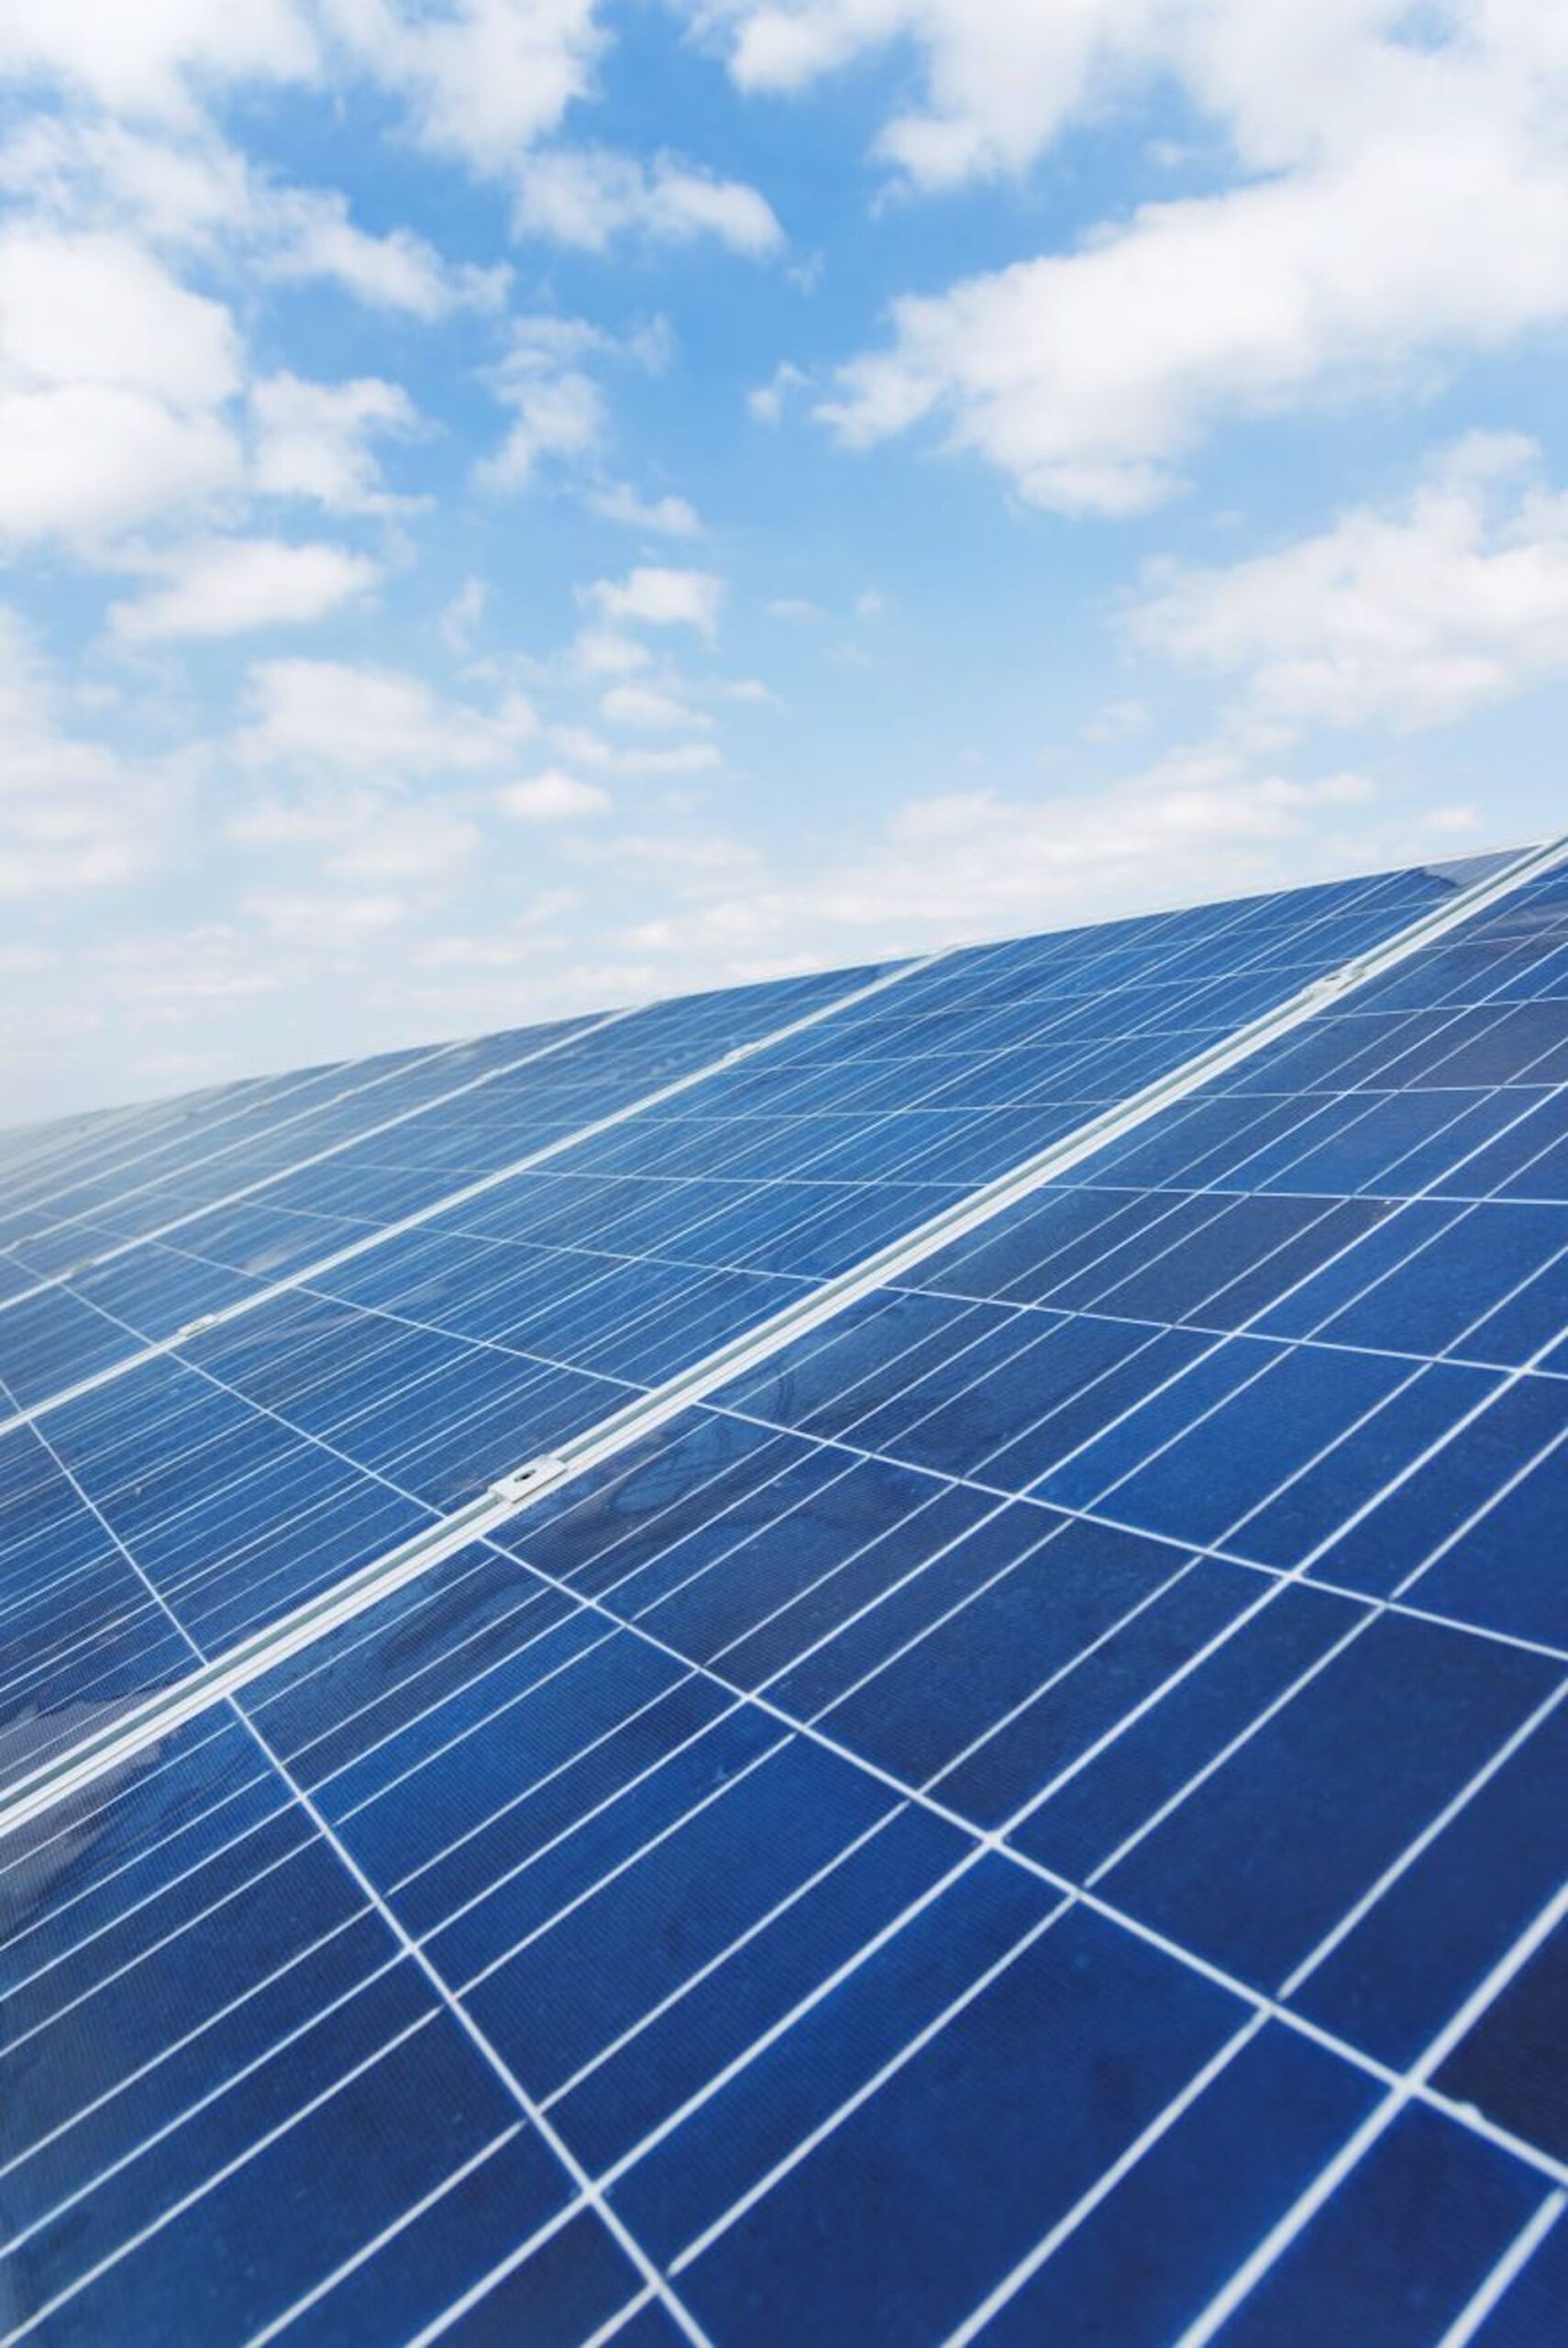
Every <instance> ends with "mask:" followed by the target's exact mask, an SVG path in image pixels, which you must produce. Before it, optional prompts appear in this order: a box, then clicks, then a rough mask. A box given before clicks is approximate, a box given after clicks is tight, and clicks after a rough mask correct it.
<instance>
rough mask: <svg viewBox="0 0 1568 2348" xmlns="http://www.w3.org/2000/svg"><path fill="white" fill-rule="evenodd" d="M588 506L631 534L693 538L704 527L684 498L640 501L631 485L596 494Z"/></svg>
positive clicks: (621, 484) (619, 484)
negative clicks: (648, 532) (633, 531)
mask: <svg viewBox="0 0 1568 2348" xmlns="http://www.w3.org/2000/svg"><path fill="white" fill-rule="evenodd" d="M588 504H589V505H590V507H591V509H592V511H593V512H594V513H595V514H598V515H601V516H602V519H603V520H605V521H606V522H624V524H625V526H626V527H627V528H628V529H629V530H650V531H652V532H654V533H655V535H656V536H657V537H667V538H691V537H696V535H697V532H698V531H699V529H700V528H701V523H700V522H699V520H698V517H697V509H696V507H695V506H694V505H692V504H689V503H688V501H687V500H686V499H685V498H684V497H653V498H648V497H639V496H638V494H637V493H636V491H635V489H633V488H632V487H631V485H630V483H629V482H613V483H611V484H610V485H609V486H608V487H607V488H604V489H597V490H594V491H592V492H591V494H590V496H589V499H588Z"/></svg>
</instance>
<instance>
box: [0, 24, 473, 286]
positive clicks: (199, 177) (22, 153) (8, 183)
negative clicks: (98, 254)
mask: <svg viewBox="0 0 1568 2348" xmlns="http://www.w3.org/2000/svg"><path fill="white" fill-rule="evenodd" d="M0 70H3V68H0ZM0 188H4V190H5V191H6V194H9V195H11V196H13V197H15V198H16V199H17V200H18V201H19V202H24V203H26V204H28V205H29V206H30V207H31V209H32V211H33V212H34V214H35V215H36V216H38V217H39V219H40V220H44V221H47V222H48V223H50V225H51V226H53V227H61V228H75V229H79V230H82V229H94V230H98V231H100V232H104V231H108V232H113V233H116V234H122V235H123V234H132V235H134V236H135V237H136V238H138V239H139V240H140V241H142V242H144V243H145V244H147V245H149V246H150V247H152V248H153V249H155V250H157V251H159V252H160V253H162V254H164V255H165V256H166V257H174V258H178V257H181V256H187V257H193V258H199V259H203V260H218V261H224V260H229V261H234V260H241V261H243V262H244V263H246V264H247V265H248V266H249V267H251V268H253V269H255V270H256V271H257V272H258V273H259V275H260V276H261V277H262V278H264V279H269V278H276V279H279V280H283V281H292V280H312V279H315V280H320V281H322V282H328V283H333V284H337V286H339V287H340V288H341V289H342V290H343V291H344V292H346V293H348V294H352V295H353V296H354V297H355V298H356V300H358V301H360V302H363V303H365V304H367V305H370V307H371V308H374V309H381V310H390V311H401V312H403V313H405V314H406V315H408V316H413V317H415V318H420V319H425V320H434V319H436V318H440V317H445V316H447V315H448V314H449V313H450V312H452V311H453V310H456V309H458V308H464V307H469V308H476V309H484V308H493V307H495V306H497V305H499V304H500V303H501V302H502V301H503V300H504V298H505V294H506V288H507V285H508V282H509V281H510V271H509V270H508V269H507V268H506V267H505V266H504V265H491V266H490V267H485V268H481V267H477V266H475V265H473V264H463V265H460V266H453V265H452V264H450V263H448V262H447V261H446V260H443V258H442V256H441V255H440V254H439V253H438V252H437V251H436V249H435V247H434V246H433V245H431V244H430V243H429V242H428V240H427V239H426V238H424V237H421V236H418V235H416V234H415V233H414V231H413V230H412V229H409V228H406V227H394V228H391V229H387V230H385V231H383V232H381V233H379V234H377V233H372V232H371V231H370V230H368V229H366V228H364V227H360V226H359V224H358V223H357V222H356V221H355V220H354V218H353V217H352V216H351V214H350V211H349V207H348V199H347V197H346V196H344V195H343V194H341V193H340V191H338V190H337V189H335V188H317V187H299V186H293V185H291V184H289V183H285V182H283V181H281V180H280V179H279V178H278V177H277V176H276V174H274V173H271V172H267V171H264V170H262V169H259V167H258V166H257V165H255V164H254V163H252V162H251V161H249V160H248V158H247V157H246V156H245V155H244V154H242V153H241V152H240V150H238V149H237V148H236V147H234V146H232V145H231V144H229V143H228V142H227V141H226V139H224V138H222V137H221V136H220V135H219V133H218V132H217V130H216V129H215V127H213V126H212V125H211V124H210V123H208V122H205V121H204V120H203V119H201V118H200V117H199V116H194V117H193V118H192V119H191V120H189V121H186V122H182V123H180V124H178V125H168V124H160V125H157V126H154V127H146V126H144V125H140V124H135V123H128V122H126V121H123V120H116V119H114V118H113V117H106V116H88V115H86V114H83V113H70V112H67V113H61V114H48V115H46V114H39V115H37V116H33V117H32V118H30V119H28V120H25V121H24V122H23V123H22V124H21V125H20V126H19V127H17V129H16V130H15V131H14V132H13V133H12V135H11V136H10V138H8V139H7V140H6V143H5V144H4V145H3V146H0Z"/></svg>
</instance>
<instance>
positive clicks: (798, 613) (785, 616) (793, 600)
mask: <svg viewBox="0 0 1568 2348" xmlns="http://www.w3.org/2000/svg"><path fill="white" fill-rule="evenodd" d="M767 615H768V617H769V619H775V620H783V621H784V622H785V624H786V626H790V627H816V626H820V625H821V623H822V622H823V620H824V619H826V617H827V614H826V613H825V612H824V611H823V607H822V605H821V604H813V603H812V601H811V599H810V597H809V596H806V595H775V596H774V597H773V599H772V601H771V602H770V603H769V604H768V606H767Z"/></svg>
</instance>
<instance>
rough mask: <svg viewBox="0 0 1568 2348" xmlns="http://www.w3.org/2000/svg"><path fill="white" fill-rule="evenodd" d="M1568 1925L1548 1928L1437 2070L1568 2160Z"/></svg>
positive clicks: (1511, 2126) (1444, 2080)
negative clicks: (1567, 2052)
mask: <svg viewBox="0 0 1568 2348" xmlns="http://www.w3.org/2000/svg"><path fill="white" fill-rule="evenodd" d="M1565 2041H1568V1924H1563V1923H1559V1924H1558V1925H1557V1926H1556V1928H1555V1930H1553V1931H1552V1932H1551V1933H1547V1935H1546V1937H1545V1938H1544V1939H1543V1940H1541V1941H1540V1944H1539V1946H1537V1947H1535V1948H1534V1950H1533V1951H1532V1953H1531V1955H1529V1957H1528V1959H1527V1960H1526V1962H1525V1964H1524V1965H1523V1966H1522V1967H1521V1968H1520V1970H1519V1971H1518V1973H1517V1974H1515V1976H1514V1977H1513V1978H1512V1979H1511V1980H1510V1981H1509V1982H1508V1983H1507V1986H1506V1988H1503V1989H1502V1990H1501V1992H1500V1993H1499V1994H1498V1996H1497V1997H1496V1999H1495V2000H1494V2002H1493V2003H1492V2005H1491V2006H1490V2007H1488V2009H1487V2010H1486V2011H1485V2013H1484V2014H1483V2015H1482V2016H1481V2018H1480V2020H1479V2021H1477V2022H1476V2023H1475V2024H1474V2028H1473V2029H1471V2030H1470V2031H1468V2032H1466V2034H1465V2035H1464V2037H1463V2038H1462V2039H1461V2040H1460V2042H1459V2043H1458V2045H1457V2046H1456V2047H1455V2048H1454V2050H1453V2052H1452V2054H1450V2055H1449V2057H1448V2059H1447V2061H1446V2062H1445V2063H1444V2064H1443V2066H1442V2067H1441V2070H1440V2071H1439V2072H1438V2075H1437V2084H1438V2086H1439V2087H1440V2088H1441V2089H1442V2090H1443V2092H1444V2093H1445V2094H1446V2095H1452V2097H1453V2098H1454V2099H1455V2101H1456V2102H1459V2103H1473V2104H1474V2106H1475V2107H1476V2109H1477V2110H1480V2111H1484V2112H1485V2114H1486V2117H1487V2119H1488V2120H1495V2121H1497V2122H1498V2123H1499V2124H1500V2125H1501V2126H1502V2127H1504V2128H1507V2129H1508V2130H1510V2131H1511V2132H1512V2133H1513V2134H1514V2135H1516V2136H1522V2137H1523V2138H1524V2140H1525V2142H1526V2143H1529V2144H1535V2145H1537V2146H1538V2147H1539V2148H1540V2151H1542V2152H1543V2153H1548V2154H1551V2157H1552V2158H1553V2159H1554V2160H1557V2161H1562V2160H1565V2159H1568V2065H1565V2064H1564V2062H1563V2059H1562V2049H1563V2045H1564V2043H1565Z"/></svg>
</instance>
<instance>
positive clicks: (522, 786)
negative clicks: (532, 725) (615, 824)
mask: <svg viewBox="0 0 1568 2348" xmlns="http://www.w3.org/2000/svg"><path fill="white" fill-rule="evenodd" d="M495 805H496V808H497V810H498V811H499V813H500V814H502V815H509V816H511V817H512V819H513V821H514V822H516V823H521V824H575V823H581V822H583V821H584V820H587V819H590V818H591V817H593V816H596V815H606V814H609V812H610V809H611V806H612V805H613V802H612V800H611V797H610V793H609V792H607V791H602V790H601V789H600V787H599V785H598V784H597V783H596V782H583V781H580V780H579V778H578V777H577V776H576V775H571V774H564V773H563V772H562V771H561V770H560V769H559V768H558V767H550V768H547V770H546V771H545V772H544V773H543V774H536V775H530V776H528V777H527V778H526V779H525V780H523V781H518V782H505V783H502V786H501V789H500V790H499V791H498V792H496V793H495Z"/></svg>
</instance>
